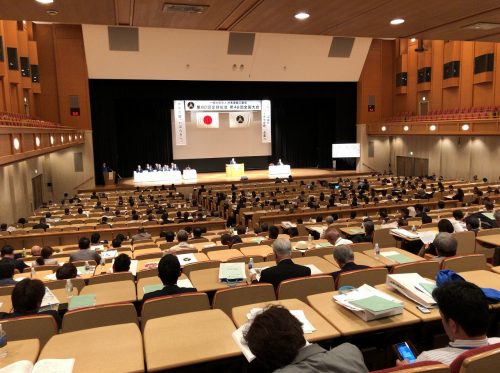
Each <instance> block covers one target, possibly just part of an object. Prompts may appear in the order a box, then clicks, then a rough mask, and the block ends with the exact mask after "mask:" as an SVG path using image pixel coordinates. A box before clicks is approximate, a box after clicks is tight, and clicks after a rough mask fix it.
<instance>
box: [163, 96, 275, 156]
mask: <svg viewBox="0 0 500 373" xmlns="http://www.w3.org/2000/svg"><path fill="white" fill-rule="evenodd" d="M172 124H173V125H172V148H173V156H174V159H175V160H180V159H203V158H224V157H226V158H231V157H255V156H268V155H271V152H272V149H271V102H270V101H269V100H213V101H200V100H176V101H174V109H173V110H172Z"/></svg>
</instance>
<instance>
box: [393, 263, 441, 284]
mask: <svg viewBox="0 0 500 373" xmlns="http://www.w3.org/2000/svg"><path fill="white" fill-rule="evenodd" d="M439 266H440V263H439V262H438V261H436V260H422V261H419V262H413V263H404V264H398V265H395V266H394V267H392V270H391V273H394V274H398V273H418V274H419V275H420V276H422V277H424V278H429V279H431V280H433V279H435V278H436V274H437V273H438V272H439Z"/></svg>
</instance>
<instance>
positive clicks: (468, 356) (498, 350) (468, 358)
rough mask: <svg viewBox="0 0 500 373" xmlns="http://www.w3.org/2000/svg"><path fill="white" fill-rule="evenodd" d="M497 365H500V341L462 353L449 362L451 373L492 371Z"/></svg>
mask: <svg viewBox="0 0 500 373" xmlns="http://www.w3.org/2000/svg"><path fill="white" fill-rule="evenodd" d="M495 367H497V368H495ZM498 367H500V343H496V344H492V345H489V346H484V347H479V348H475V349H472V350H468V351H466V352H464V353H462V354H461V355H459V356H458V357H457V358H456V359H455V360H454V361H453V362H452V363H451V365H450V370H451V372H452V373H477V372H493V371H494V370H495V369H498Z"/></svg>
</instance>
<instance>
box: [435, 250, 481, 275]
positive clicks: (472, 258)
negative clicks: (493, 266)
mask: <svg viewBox="0 0 500 373" xmlns="http://www.w3.org/2000/svg"><path fill="white" fill-rule="evenodd" d="M441 269H451V270H453V271H455V272H466V271H476V270H481V269H488V265H487V263H486V257H485V256H484V255H483V254H472V255H462V256H452V257H449V258H445V259H444V260H443V261H442V262H441Z"/></svg>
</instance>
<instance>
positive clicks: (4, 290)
mask: <svg viewBox="0 0 500 373" xmlns="http://www.w3.org/2000/svg"><path fill="white" fill-rule="evenodd" d="M12 290H14V285H9V286H0V296H2V295H11V294H12Z"/></svg>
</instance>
